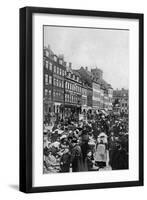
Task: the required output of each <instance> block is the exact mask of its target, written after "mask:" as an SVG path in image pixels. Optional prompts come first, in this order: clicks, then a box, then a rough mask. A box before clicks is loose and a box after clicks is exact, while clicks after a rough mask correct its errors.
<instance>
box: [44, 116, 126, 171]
mask: <svg viewBox="0 0 147 200" xmlns="http://www.w3.org/2000/svg"><path fill="white" fill-rule="evenodd" d="M43 138H44V150H43V155H44V160H43V168H44V173H56V172H58V173H63V172H82V171H99V170H123V169H128V168H129V166H128V163H129V161H128V160H129V154H128V152H129V150H128V116H124V115H116V114H114V113H113V112H111V114H103V113H101V112H99V113H95V114H94V115H93V118H92V119H87V120H79V121H78V120H73V119H70V118H68V119H65V120H60V121H59V120H57V121H56V122H55V123H54V125H53V126H52V127H51V126H48V125H47V124H45V123H44V133H43Z"/></svg>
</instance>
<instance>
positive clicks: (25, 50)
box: [20, 7, 143, 193]
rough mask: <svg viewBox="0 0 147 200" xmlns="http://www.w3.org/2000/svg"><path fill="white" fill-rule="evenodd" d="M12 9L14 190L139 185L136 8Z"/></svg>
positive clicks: (139, 34) (139, 24)
mask: <svg viewBox="0 0 147 200" xmlns="http://www.w3.org/2000/svg"><path fill="white" fill-rule="evenodd" d="M20 17H21V19H20V25H21V26H20V41H21V43H20V61H21V62H20V190H21V191H24V192H28V193H30V192H52V191H65V190H67V191H69V190H84V189H99V188H113V187H114V188H115V187H130V186H141V185H143V14H139V13H138V14H137V13H119V12H109V11H104V12H103V11H94V10H74V9H73V10H72V9H58V8H37V7H26V8H22V9H21V10H20ZM76 172H77V173H76Z"/></svg>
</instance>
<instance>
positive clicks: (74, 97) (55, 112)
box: [43, 47, 126, 121]
mask: <svg viewBox="0 0 147 200" xmlns="http://www.w3.org/2000/svg"><path fill="white" fill-rule="evenodd" d="M43 55H44V56H43V76H44V78H43V101H44V102H43V103H44V104H43V117H44V120H47V121H50V120H49V119H50V118H51V117H53V118H54V120H57V119H58V120H59V119H64V118H65V117H74V118H75V117H76V118H77V117H78V115H79V113H81V112H82V113H83V112H89V113H92V110H99V109H104V108H107V109H108V110H111V109H112V96H113V89H112V87H111V85H110V84H108V83H107V82H106V81H104V79H103V71H102V70H101V69H98V68H93V69H91V72H90V71H88V67H86V68H83V67H81V68H80V69H79V70H73V69H72V63H66V62H65V61H64V56H63V55H59V56H57V55H56V54H54V52H53V51H52V50H51V49H50V47H48V48H44V54H43ZM124 105H126V104H125V102H122V103H121V110H123V109H125V108H124Z"/></svg>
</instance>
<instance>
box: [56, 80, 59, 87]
mask: <svg viewBox="0 0 147 200" xmlns="http://www.w3.org/2000/svg"><path fill="white" fill-rule="evenodd" d="M56 83H57V84H56V86H57V87H58V86H59V82H58V79H57V80H56Z"/></svg>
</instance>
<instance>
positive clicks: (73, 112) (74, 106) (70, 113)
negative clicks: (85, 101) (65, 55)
mask: <svg viewBox="0 0 147 200" xmlns="http://www.w3.org/2000/svg"><path fill="white" fill-rule="evenodd" d="M81 106H82V82H81V80H80V76H79V74H78V73H77V72H76V71H74V70H72V63H69V65H66V76H65V103H64V108H65V117H74V118H78V115H79V113H80V112H81Z"/></svg>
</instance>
